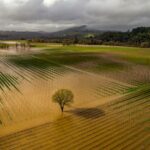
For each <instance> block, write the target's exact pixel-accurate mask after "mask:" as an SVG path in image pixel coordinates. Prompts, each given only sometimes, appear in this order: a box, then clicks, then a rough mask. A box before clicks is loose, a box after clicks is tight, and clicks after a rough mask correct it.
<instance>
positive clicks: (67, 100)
mask: <svg viewBox="0 0 150 150" xmlns="http://www.w3.org/2000/svg"><path fill="white" fill-rule="evenodd" d="M73 98H74V95H73V93H72V92H71V91H70V90H67V89H61V90H58V91H56V93H55V94H54V95H53V96H52V100H53V102H55V103H58V104H59V106H60V109H61V111H62V112H63V111H64V106H65V105H70V104H71V103H73Z"/></svg>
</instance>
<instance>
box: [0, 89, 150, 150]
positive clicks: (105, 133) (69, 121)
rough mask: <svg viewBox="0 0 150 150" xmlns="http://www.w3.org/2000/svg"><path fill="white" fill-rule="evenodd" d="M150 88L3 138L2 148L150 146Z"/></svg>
mask: <svg viewBox="0 0 150 150" xmlns="http://www.w3.org/2000/svg"><path fill="white" fill-rule="evenodd" d="M149 106H150V89H149V88H145V89H144V90H140V91H137V92H134V93H132V94H130V95H127V96H125V97H123V98H120V99H117V100H116V101H114V102H111V103H108V104H106V105H103V106H98V107H95V108H80V109H79V108H78V109H75V110H72V111H68V112H66V113H68V114H70V115H69V116H68V117H64V118H62V119H60V120H58V121H55V122H53V123H47V124H43V125H41V126H38V127H35V128H31V129H28V130H24V131H21V132H18V133H15V134H12V135H8V136H5V137H1V138H0V149H1V150H10V149H11V150H12V149H14V150H17V149H18V150H21V149H24V150H29V149H42V150H46V149H53V150H55V149H56V150H59V149H60V150H62V149H65V150H70V149H72V150H75V149H82V150H88V149H94V150H95V149H100V150H110V149H111V150H121V149H122V150H149V148H150V143H149V138H150V134H149V117H150V115H149Z"/></svg>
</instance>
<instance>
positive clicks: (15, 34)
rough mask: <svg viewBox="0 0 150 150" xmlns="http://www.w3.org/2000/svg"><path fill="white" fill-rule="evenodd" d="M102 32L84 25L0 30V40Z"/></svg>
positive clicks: (71, 35) (72, 35)
mask: <svg viewBox="0 0 150 150" xmlns="http://www.w3.org/2000/svg"><path fill="white" fill-rule="evenodd" d="M98 33H102V31H100V30H96V29H90V28H88V27H87V26H86V25H83V26H78V27H72V28H69V29H65V30H61V31H57V32H52V33H51V32H25V31H24V32H23V31H0V40H18V39H34V38H40V39H47V38H59V37H60V38H61V37H74V36H84V35H87V34H98Z"/></svg>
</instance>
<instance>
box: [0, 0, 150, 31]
mask: <svg viewBox="0 0 150 150" xmlns="http://www.w3.org/2000/svg"><path fill="white" fill-rule="evenodd" d="M80 25H89V27H95V28H97V29H100V30H128V29H130V28H132V27H136V26H150V0H0V30H17V31H49V32H52V31H57V30H61V29H64V28H68V27H73V26H80Z"/></svg>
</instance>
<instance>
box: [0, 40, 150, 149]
mask: <svg viewBox="0 0 150 150" xmlns="http://www.w3.org/2000/svg"><path fill="white" fill-rule="evenodd" d="M32 46H33V48H31V49H30V50H19V51H16V50H15V48H14V52H13V53H12V52H10V51H8V52H6V51H5V52H3V51H1V50H0V150H11V149H14V150H16V149H17V150H22V149H24V150H30V149H42V150H46V149H53V150H55V149H56V150H59V149H60V150H62V149H63V150H78V149H83V150H88V149H89V150H91V149H93V150H123V149H125V150H148V149H149V148H150V143H149V135H150V134H149V121H150V116H149V105H150V103H149V102H150V49H146V48H145V49H144V48H134V47H117V46H113V47H111V46H88V45H76V46H75V45H74V46H73V45H72V46H62V45H57V44H46V43H43V44H41V43H33V44H32ZM62 88H63V89H64V88H65V89H70V90H71V91H72V92H73V93H74V96H75V99H74V103H73V104H72V105H71V106H69V107H66V108H65V112H64V114H63V115H62V114H61V111H60V110H59V107H58V106H57V104H55V103H53V102H52V100H51V97H52V95H53V93H54V92H55V91H56V90H58V89H62Z"/></svg>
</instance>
